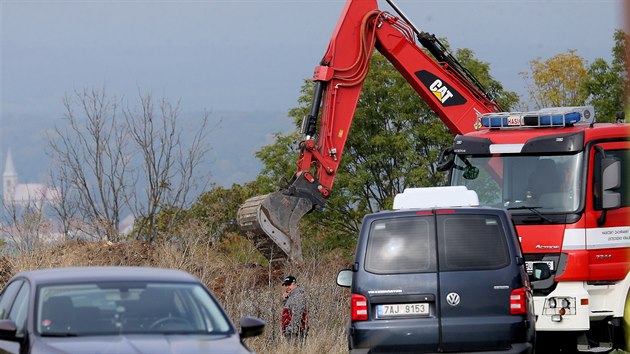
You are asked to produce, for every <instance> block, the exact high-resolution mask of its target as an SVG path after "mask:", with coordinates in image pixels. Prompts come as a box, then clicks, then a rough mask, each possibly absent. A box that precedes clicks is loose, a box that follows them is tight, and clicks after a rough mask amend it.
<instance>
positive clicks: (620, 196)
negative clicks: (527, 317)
mask: <svg viewBox="0 0 630 354" xmlns="http://www.w3.org/2000/svg"><path fill="white" fill-rule="evenodd" d="M594 121H595V112H594V110H593V108H592V107H590V106H582V107H560V108H552V109H543V110H540V111H534V112H512V113H489V114H482V115H480V117H479V130H478V131H476V132H473V133H468V134H465V135H458V136H456V138H455V142H454V144H453V146H452V147H451V148H449V149H447V151H445V153H444V154H443V155H442V157H441V161H440V164H439V165H440V166H439V167H440V168H441V169H450V170H451V173H450V184H451V185H454V186H466V187H468V189H472V190H475V191H476V192H477V194H478V196H479V202H480V205H485V206H493V207H502V208H505V209H507V210H508V211H509V212H510V213H511V216H512V219H513V221H514V223H515V225H516V227H517V230H518V234H519V237H520V240H521V246H522V249H523V253H524V257H525V260H526V268H527V271H528V274H529V277H530V281H531V283H532V288H533V290H534V303H535V313H536V316H537V320H536V330H537V332H538V333H539V337H541V338H540V340H542V341H543V342H544V339H545V334H546V333H545V332H548V333H551V332H554V333H555V334H554V336H553V340H550V341H549V342H550V343H549V344H550V345H554V344H555V345H563V346H564V345H566V346H567V347H569V348H571V349H572V350H575V348H576V345H577V349H578V350H581V351H599V350H605V349H606V348H611V349H612V348H613V347H616V348H618V347H619V346H620V345H622V344H623V340H624V334H623V330H624V327H625V328H627V322H628V319H629V317H630V316H629V315H628V314H627V312H628V311H626V312H624V307H627V306H629V304H630V302H629V300H628V289H629V287H630V275H629V274H628V271H629V270H630V174H629V171H630V139H629V137H630V126H629V125H627V124H622V123H595V122H594ZM624 319H625V320H624ZM624 322H626V324H624ZM558 332H562V334H563V335H566V336H568V337H570V338H574V339H575V340H574V341H567V340H558V336H557V335H558ZM550 337H551V336H550Z"/></svg>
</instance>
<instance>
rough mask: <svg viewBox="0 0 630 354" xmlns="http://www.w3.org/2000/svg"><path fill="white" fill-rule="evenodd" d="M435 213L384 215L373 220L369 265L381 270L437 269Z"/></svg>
mask: <svg viewBox="0 0 630 354" xmlns="http://www.w3.org/2000/svg"><path fill="white" fill-rule="evenodd" d="M435 257H436V255H435V224H434V221H433V216H415V217H402V218H391V219H380V220H376V221H374V222H373V223H372V225H371V227H370V233H369V237H368V244H367V252H366V259H365V269H366V270H367V271H368V272H372V273H380V274H392V273H416V272H432V271H435V270H436V260H435Z"/></svg>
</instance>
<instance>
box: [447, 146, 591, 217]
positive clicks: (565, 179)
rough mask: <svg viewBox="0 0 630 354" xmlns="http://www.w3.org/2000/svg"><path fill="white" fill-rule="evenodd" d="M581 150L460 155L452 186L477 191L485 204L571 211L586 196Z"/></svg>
mask: <svg viewBox="0 0 630 354" xmlns="http://www.w3.org/2000/svg"><path fill="white" fill-rule="evenodd" d="M582 160H583V159H582V153H577V154H572V155H544V156H543V155H515V154H504V155H492V156H489V155H483V156H481V155H458V156H457V157H456V158H455V164H454V167H453V170H452V171H453V172H452V176H451V185H455V186H462V185H463V186H466V187H468V189H472V190H475V191H476V192H477V195H478V196H479V203H480V204H481V205H484V206H493V207H501V208H507V209H513V210H514V211H515V212H521V211H522V212H523V213H531V212H532V210H531V209H534V210H535V211H536V212H540V213H549V214H552V213H556V214H557V213H572V212H575V211H577V210H578V208H579V207H580V198H581V196H582V195H583V193H582V191H581V186H582V173H581V172H580V171H581V170H582Z"/></svg>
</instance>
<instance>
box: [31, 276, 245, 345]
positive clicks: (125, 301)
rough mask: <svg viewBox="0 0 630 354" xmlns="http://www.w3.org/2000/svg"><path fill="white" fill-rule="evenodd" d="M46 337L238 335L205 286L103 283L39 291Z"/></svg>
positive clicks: (42, 329) (40, 316) (39, 319)
mask: <svg viewBox="0 0 630 354" xmlns="http://www.w3.org/2000/svg"><path fill="white" fill-rule="evenodd" d="M38 299H39V300H38V308H37V331H38V332H39V333H41V334H42V335H63V334H72V335H88V334H93V335H111V334H136V333H142V334H150V333H183V334H188V333H206V334H207V333H217V334H227V333H233V332H234V329H233V327H232V326H231V324H230V322H229V319H228V318H227V317H226V316H225V315H224V313H223V312H222V311H221V309H220V306H219V305H218V304H217V303H216V302H215V301H214V300H213V299H212V298H211V297H210V295H209V294H208V293H207V292H206V291H205V289H204V288H203V287H202V286H201V285H200V284H194V283H147V282H103V283H85V284H67V285H55V286H45V287H42V288H41V289H39V296H38Z"/></svg>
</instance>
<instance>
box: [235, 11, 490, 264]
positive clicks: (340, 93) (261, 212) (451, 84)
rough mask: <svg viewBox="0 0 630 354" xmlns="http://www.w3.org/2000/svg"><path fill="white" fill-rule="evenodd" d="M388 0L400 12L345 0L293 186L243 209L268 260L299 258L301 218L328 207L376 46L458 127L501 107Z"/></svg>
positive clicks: (247, 228) (245, 224)
mask: <svg viewBox="0 0 630 354" xmlns="http://www.w3.org/2000/svg"><path fill="white" fill-rule="evenodd" d="M387 2H388V3H389V4H390V5H391V6H392V8H393V9H394V10H395V11H396V12H398V15H399V17H396V16H393V15H392V14H390V13H388V12H385V11H381V10H379V8H378V4H377V1H376V0H348V1H347V2H346V5H345V7H344V9H343V12H342V14H341V17H340V19H339V21H338V23H337V26H336V28H335V31H334V33H333V36H332V38H331V40H330V43H329V45H328V49H327V50H326V53H325V54H324V57H323V58H322V60H321V62H320V65H319V66H317V67H316V68H315V72H314V75H313V80H314V81H315V83H316V87H315V93H314V95H313V102H312V104H311V110H310V114H309V115H308V116H307V117H306V118H305V120H304V123H303V126H302V133H303V134H304V141H302V142H301V143H300V156H299V158H298V161H297V166H298V168H297V172H296V173H295V175H294V176H293V178H292V179H291V181H290V183H289V186H288V187H286V188H284V189H282V190H280V191H278V192H274V193H271V194H267V195H264V196H256V197H253V198H250V199H248V200H247V201H246V202H245V203H244V204H243V205H242V206H241V208H240V209H239V211H238V214H237V222H238V224H239V226H240V227H241V230H243V231H244V232H245V234H246V235H247V237H248V238H249V239H250V240H252V242H253V243H254V244H255V246H256V247H257V248H258V249H259V250H260V251H261V252H262V253H263V254H264V255H265V256H266V257H267V258H268V259H269V260H270V261H281V260H285V259H290V260H301V241H300V234H299V229H298V225H299V221H300V220H301V219H302V217H303V216H304V215H305V214H307V213H309V212H311V211H313V210H315V209H319V208H321V207H323V206H324V204H325V201H326V199H327V198H328V197H329V195H330V192H331V189H332V186H333V182H334V179H335V176H336V174H337V169H338V167H339V164H340V162H341V158H342V155H343V151H344V147H345V143H346V140H347V138H348V133H349V131H350V126H351V123H352V119H353V116H354V112H355V109H356V106H357V103H358V100H359V95H360V93H361V89H362V87H363V82H364V80H365V77H366V75H367V73H368V68H369V63H370V59H371V57H372V54H373V52H374V48H376V49H377V50H378V51H379V52H380V53H382V54H383V55H384V56H385V57H386V58H387V59H388V60H389V61H390V62H391V63H392V64H393V66H394V67H395V68H396V69H397V70H398V71H399V72H400V73H401V74H402V76H403V77H404V78H405V79H406V80H407V82H408V83H409V84H410V85H411V86H412V87H413V88H414V90H415V91H416V92H417V93H418V95H420V97H421V98H422V99H423V100H424V101H425V102H426V103H427V104H428V105H429V107H431V109H432V110H433V111H435V112H436V113H437V115H438V116H439V117H440V119H441V120H442V121H443V122H444V123H445V124H446V126H447V127H448V128H449V130H450V131H451V132H453V134H464V133H467V132H470V131H472V130H474V129H475V123H476V122H477V117H478V115H479V114H481V113H489V112H497V111H501V108H500V107H499V106H498V105H497V104H496V103H495V102H494V101H492V99H491V98H490V95H489V94H487V93H485V92H484V89H483V88H482V87H481V86H480V85H479V83H478V82H477V81H476V80H475V79H474V77H473V76H472V75H470V74H469V73H468V72H467V71H466V70H465V69H464V68H463V67H462V66H461V65H460V64H459V63H458V62H457V60H456V59H455V58H454V57H453V56H451V55H450V54H449V53H448V52H447V51H446V49H445V47H444V46H443V45H442V44H441V43H440V42H439V41H438V40H437V39H436V38H435V36H433V35H430V34H427V33H425V32H420V31H418V30H417V28H416V27H415V26H413V24H411V22H410V21H409V20H408V19H407V18H406V16H405V15H404V14H402V12H401V11H400V10H399V9H398V8H397V7H396V5H395V4H393V3H392V2H391V0H387ZM423 47H424V49H426V50H427V51H429V52H430V53H431V55H432V56H433V57H432V56H431V55H429V54H427V53H426V52H425V50H423ZM320 109H321V118H319V119H318V117H319V116H320Z"/></svg>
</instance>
